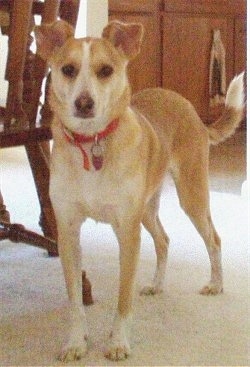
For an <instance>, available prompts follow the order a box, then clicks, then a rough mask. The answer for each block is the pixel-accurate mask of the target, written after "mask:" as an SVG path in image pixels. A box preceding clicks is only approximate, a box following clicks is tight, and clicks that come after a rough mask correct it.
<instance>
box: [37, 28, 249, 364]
mask: <svg viewBox="0 0 250 367" xmlns="http://www.w3.org/2000/svg"><path fill="white" fill-rule="evenodd" d="M69 30H70V28H69V26H68V25H67V24H66V23H65V22H62V21H59V22H56V23H54V24H52V25H50V26H48V25H46V26H42V27H40V28H38V29H36V37H37V42H38V49H39V50H40V54H41V56H42V57H44V58H45V59H46V60H48V63H49V65H50V67H51V71H52V86H51V97H50V99H51V105H52V108H53V111H54V120H53V137H54V147H53V152H52V160H51V182H50V195H51V199H52V202H53V206H54V210H55V215H56V219H57V224H58V233H59V237H58V246H59V252H60V256H61V261H62V265H63V269H64V274H65V280H66V284H67V289H68V294H69V300H70V316H71V318H70V330H69V338H68V340H67V343H66V345H65V346H64V348H63V350H62V353H61V355H60V358H61V359H62V360H64V361H71V360H75V359H79V358H81V357H82V356H83V355H84V354H85V352H86V349H87V344H86V335H87V325H86V317H85V313H84V309H83V306H82V297H81V256H80V253H81V249H80V244H79V233H80V227H81V224H82V223H83V222H84V220H85V219H86V218H87V217H91V218H93V219H95V220H96V221H102V222H107V223H110V224H111V225H112V227H113V229H114V231H115V233H116V235H117V238H118V242H119V246H120V289H119V299H118V308H117V313H116V317H115V319H114V324H113V327H112V333H111V338H110V342H109V345H108V348H107V352H106V356H107V357H108V358H110V359H111V360H122V359H125V358H126V357H127V356H128V355H129V354H130V345H129V340H128V337H129V331H128V329H129V321H130V316H131V312H132V304H133V293H134V285H135V275H136V267H137V262H138V257H139V249H140V225H141V223H143V224H144V226H145V227H146V228H147V229H148V231H149V232H150V233H151V234H152V237H153V239H154V243H155V249H156V253H157V267H156V272H155V277H154V280H153V282H152V285H150V286H147V287H145V288H144V289H143V290H142V293H143V294H156V293H159V292H161V291H162V290H163V282H164V275H165V267H166V263H167V251H168V243H169V239H168V236H167V235H166V233H165V231H164V229H163V227H162V225H161V223H160V220H159V217H158V210H159V201H160V192H161V186H162V184H163V179H164V177H165V174H166V171H167V170H170V172H171V173H172V175H173V178H174V180H175V183H176V187H177V191H178V195H179V199H180V205H181V206H182V208H183V209H184V210H185V212H186V213H187V215H188V216H189V217H190V219H191V220H192V222H193V224H194V225H195V226H196V228H197V230H198V232H199V233H200V235H201V236H202V238H203V239H204V242H205V244H206V247H207V250H208V254H209V257H210V262H211V280H210V282H209V283H208V285H206V286H205V287H203V288H202V290H201V293H202V294H218V293H220V292H222V290H223V284H222V269H221V258H220V257H221V255H220V238H219V236H218V235H217V233H216V231H215V229H214V226H213V223H212V220H211V215H210V209H209V192H208V154H209V145H210V142H213V143H217V142H219V141H221V140H223V139H224V138H226V137H228V136H229V135H230V134H232V133H233V132H234V130H235V128H236V127H237V126H238V124H239V122H240V119H241V114H242V109H243V82H242V77H238V79H237V80H234V81H233V82H232V84H231V87H230V88H231V89H230V90H231V91H232V92H229V94H228V96H227V101H228V104H227V105H226V108H225V112H224V114H223V115H222V117H221V118H220V119H219V120H218V121H217V122H216V123H214V124H213V125H211V127H206V126H205V125H204V124H203V123H202V121H201V120H200V118H199V117H198V115H197V113H196V111H195V109H194V107H193V106H192V105H191V104H190V102H188V101H187V100H186V99H185V98H183V97H181V96H180V95H178V94H177V93H175V92H172V91H169V90H163V89H160V88H155V89H147V90H144V91H142V92H139V93H138V94H136V95H135V96H133V98H132V100H131V102H130V88H129V84H128V80H127V75H126V67H127V64H128V61H129V60H130V59H132V58H133V57H135V56H136V54H137V53H138V52H139V50H140V44H141V39H142V34H143V29H142V26H141V25H138V24H130V25H129V24H126V25H125V24H123V23H120V22H111V23H110V24H109V25H108V26H107V27H106V28H105V29H104V32H103V38H101V39H91V38H87V39H81V40H75V39H74V38H73V32H72V30H71V31H69ZM65 65H66V66H68V65H69V66H70V68H71V69H72V66H73V69H72V70H73V71H72V76H67V75H66V76H65V75H64V74H63V72H62V68H63V67H64V66H65ZM105 67H108V68H110V67H111V68H112V72H111V74H110V75H108V76H107V75H106V76H103V75H105V73H106V72H109V69H107V68H106V70H105ZM103 68H104V69H103ZM107 70H108V71H107ZM239 95H241V96H239ZM79 96H80V97H81V101H88V105H87V102H86V103H85V102H82V103H83V106H80V107H82V109H80V112H79V110H77V107H76V103H75V101H76V100H77V98H78V97H79ZM236 99H237V101H236ZM89 101H90V102H91V107H89V109H90V111H89V109H88V108H87V109H86V106H87V107H88V106H90V102H89ZM92 102H93V103H92ZM92 105H93V106H92ZM86 111H87V112H86ZM89 112H90V114H89ZM76 113H78V115H77V116H76ZM79 113H81V114H82V117H79ZM114 118H119V125H118V128H117V129H116V130H115V131H113V132H112V133H111V134H110V135H109V136H108V137H107V138H106V139H105V141H102V142H100V144H102V146H103V149H104V153H103V158H104V163H103V167H102V169H101V170H99V171H96V170H95V169H94V167H93V166H92V167H91V170H90V171H86V170H85V169H84V168H83V164H82V159H83V158H82V154H81V152H80V150H79V149H78V148H77V147H76V146H74V145H72V144H70V143H69V142H68V141H67V139H65V135H64V130H63V129H64V128H67V129H69V130H70V131H72V132H76V133H82V134H86V135H95V134H97V133H98V132H100V131H102V130H103V129H105V127H106V126H107V125H108V124H109V123H110V121H112V120H113V119H114ZM91 147H92V143H86V144H84V149H85V150H86V152H87V154H88V155H89V156H91ZM97 271H98V270H97Z"/></svg>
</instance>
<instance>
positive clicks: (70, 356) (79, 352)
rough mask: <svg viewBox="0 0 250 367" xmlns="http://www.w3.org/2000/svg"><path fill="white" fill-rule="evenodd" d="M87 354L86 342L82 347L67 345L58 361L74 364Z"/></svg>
mask: <svg viewBox="0 0 250 367" xmlns="http://www.w3.org/2000/svg"><path fill="white" fill-rule="evenodd" d="M86 353H87V343H86V341H85V342H83V343H82V344H81V345H66V346H65V347H64V348H63V349H62V351H61V353H60V355H59V356H58V359H59V360H60V361H61V362H66V363H67V362H73V361H79V360H80V359H81V358H83V357H84V356H85V354H86Z"/></svg>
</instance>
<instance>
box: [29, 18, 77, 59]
mask: <svg viewBox="0 0 250 367" xmlns="http://www.w3.org/2000/svg"><path fill="white" fill-rule="evenodd" d="M73 36H74V28H73V27H72V26H71V25H70V24H69V23H67V22H65V21H63V20H58V21H56V22H54V23H51V24H42V25H41V26H37V27H35V38H36V44H37V53H38V55H39V56H40V57H41V58H42V59H43V60H45V61H48V60H49V59H50V58H51V56H52V55H53V54H54V52H55V51H56V50H57V49H58V48H60V47H62V46H63V44H64V43H65V41H66V40H67V39H68V38H70V37H73Z"/></svg>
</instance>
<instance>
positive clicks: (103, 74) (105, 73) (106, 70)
mask: <svg viewBox="0 0 250 367" xmlns="http://www.w3.org/2000/svg"><path fill="white" fill-rule="evenodd" d="M113 71H114V69H113V68H112V66H110V65H103V66H102V67H101V68H100V69H99V70H98V71H97V77H98V78H108V77H109V76H111V75H112V74H113Z"/></svg>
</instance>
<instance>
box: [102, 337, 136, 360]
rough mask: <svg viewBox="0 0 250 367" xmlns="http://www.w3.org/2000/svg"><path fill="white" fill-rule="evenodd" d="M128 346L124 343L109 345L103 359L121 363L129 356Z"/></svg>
mask: <svg viewBox="0 0 250 367" xmlns="http://www.w3.org/2000/svg"><path fill="white" fill-rule="evenodd" d="M130 353H131V351H130V346H129V344H128V343H127V342H126V343H121V344H116V343H112V342H111V343H110V345H109V347H108V349H107V351H106V352H105V357H106V358H108V359H110V360H111V361H123V360H124V359H126V358H128V356H129V355H130Z"/></svg>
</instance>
